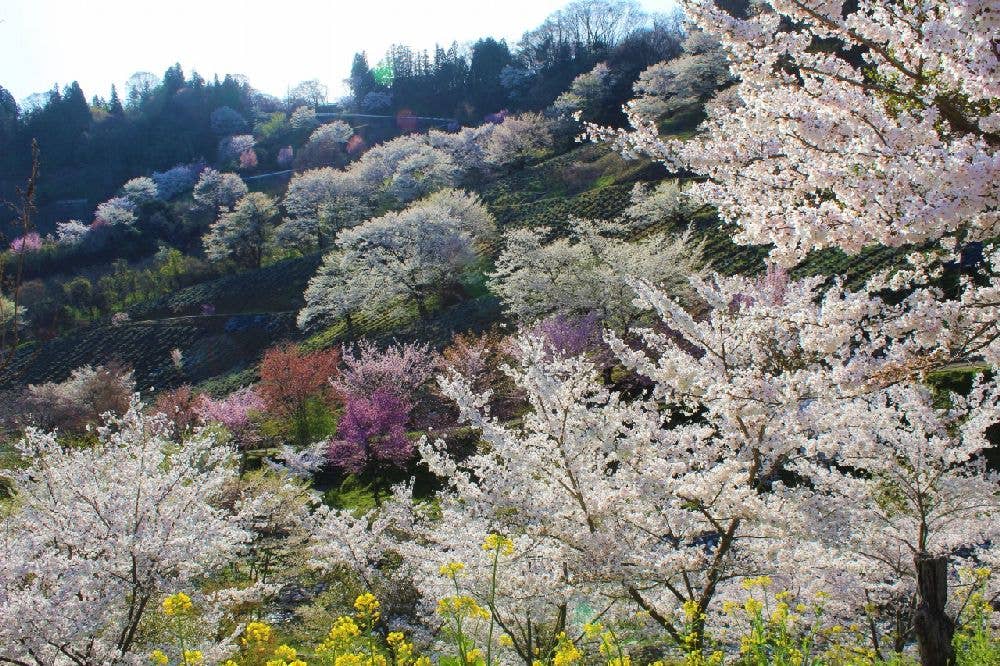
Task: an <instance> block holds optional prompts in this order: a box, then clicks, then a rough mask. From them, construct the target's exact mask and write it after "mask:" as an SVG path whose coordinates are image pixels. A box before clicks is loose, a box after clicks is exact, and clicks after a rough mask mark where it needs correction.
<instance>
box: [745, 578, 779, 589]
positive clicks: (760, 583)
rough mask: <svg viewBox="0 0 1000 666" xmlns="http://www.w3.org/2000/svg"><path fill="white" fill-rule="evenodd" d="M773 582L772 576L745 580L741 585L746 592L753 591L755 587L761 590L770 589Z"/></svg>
mask: <svg viewBox="0 0 1000 666" xmlns="http://www.w3.org/2000/svg"><path fill="white" fill-rule="evenodd" d="M771 582H772V581H771V577H770V576H754V577H751V578H744V579H743V583H741V584H742V586H743V589H744V590H752V589H754V588H755V587H759V588H766V587H770V586H771Z"/></svg>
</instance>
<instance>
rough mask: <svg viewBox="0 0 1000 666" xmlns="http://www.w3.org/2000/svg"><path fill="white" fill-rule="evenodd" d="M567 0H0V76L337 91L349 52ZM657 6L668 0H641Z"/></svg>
mask: <svg viewBox="0 0 1000 666" xmlns="http://www.w3.org/2000/svg"><path fill="white" fill-rule="evenodd" d="M566 1H568V0H506V1H497V0H479V1H478V2H469V1H468V0H424V1H423V2H420V1H418V0H412V1H410V2H399V1H393V0H348V1H346V2H345V1H342V0H312V1H305V0H244V1H242V2H239V1H236V0H197V1H196V0H157V1H155V2H150V1H149V0H130V1H125V0H89V1H86V0H0V85H2V86H3V87H5V88H7V89H8V90H10V91H11V92H12V93H13V94H14V97H16V98H17V99H18V100H19V101H20V100H22V99H24V98H25V97H26V96H27V95H30V94H31V93H35V92H42V91H45V90H49V89H50V88H51V87H52V84H54V83H58V84H59V85H60V87H62V86H63V85H65V84H67V83H69V82H71V81H73V80H77V81H79V82H80V85H81V86H82V87H83V91H84V93H85V94H86V95H87V99H90V98H91V97H92V96H93V95H94V94H98V95H100V96H101V97H105V98H106V97H107V96H108V94H109V91H110V89H111V84H112V83H116V84H118V89H119V94H121V95H122V96H124V83H125V81H126V79H128V77H129V75H131V74H132V73H133V72H137V71H148V72H152V73H154V74H156V75H157V76H162V75H163V72H164V71H165V70H166V69H167V67H169V66H171V65H172V64H173V63H175V62H180V63H181V66H182V67H183V68H184V73H185V74H186V75H190V73H191V72H192V71H195V70H196V71H198V73H200V74H201V75H202V76H203V77H204V78H205V79H207V80H211V79H212V77H213V76H214V75H215V74H219V75H220V77H221V76H222V75H224V74H226V73H231V74H244V75H246V76H247V77H248V78H249V80H250V83H251V84H252V85H253V86H254V87H255V88H257V89H259V90H263V91H264V92H268V93H271V94H273V95H277V96H279V97H283V96H284V94H285V92H286V91H287V89H288V88H289V87H290V86H292V85H294V84H295V83H297V82H299V81H303V80H307V79H319V80H321V81H323V82H324V83H326V84H327V85H328V86H329V87H330V97H331V99H336V98H337V97H339V96H340V95H342V94H343V93H344V87H343V84H342V81H343V79H345V78H346V77H347V75H348V71H349V69H350V65H351V58H352V56H353V55H354V53H355V52H356V51H362V50H364V51H367V52H368V59H369V63H371V64H375V62H377V61H378V60H379V59H380V58H381V57H382V56H383V55H384V53H385V50H386V48H387V47H388V46H389V45H390V44H392V43H394V42H395V43H403V44H408V45H410V46H413V47H417V48H432V47H433V46H434V44H435V43H440V44H442V45H443V46H447V45H448V44H450V43H451V42H452V41H458V42H459V43H460V44H461V43H463V42H468V41H471V40H474V39H477V38H479V37H484V36H492V37H495V38H506V39H507V41H508V43H510V44H512V45H513V43H514V42H516V41H517V39H518V38H519V37H520V36H521V34H522V33H523V32H524V31H525V30H528V29H531V28H533V27H535V26H537V25H538V24H540V23H541V22H542V20H543V19H544V18H545V17H546V16H547V15H548V14H550V13H551V12H553V11H554V10H556V9H558V8H560V7H561V6H563V5H564V4H566ZM641 2H642V5H643V7H644V8H645V9H647V10H648V11H666V10H668V9H669V8H670V6H671V4H672V0H641Z"/></svg>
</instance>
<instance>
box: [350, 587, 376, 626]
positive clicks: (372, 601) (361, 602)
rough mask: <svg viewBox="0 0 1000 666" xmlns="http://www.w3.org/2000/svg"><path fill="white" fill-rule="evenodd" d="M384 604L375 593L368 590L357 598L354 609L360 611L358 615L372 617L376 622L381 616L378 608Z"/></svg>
mask: <svg viewBox="0 0 1000 666" xmlns="http://www.w3.org/2000/svg"><path fill="white" fill-rule="evenodd" d="M381 605H382V604H380V603H379V602H378V599H376V598H375V595H374V594H371V593H370V592H366V593H364V594H362V595H359V596H358V598H357V599H355V600H354V610H356V611H358V615H360V616H361V617H364V618H367V619H370V620H371V621H372V622H375V621H376V620H378V618H379V611H378V609H379V608H380V607H381Z"/></svg>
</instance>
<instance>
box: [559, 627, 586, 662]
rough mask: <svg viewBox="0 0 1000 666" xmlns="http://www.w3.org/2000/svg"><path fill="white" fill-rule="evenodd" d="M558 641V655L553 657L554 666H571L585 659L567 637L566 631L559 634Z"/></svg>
mask: <svg viewBox="0 0 1000 666" xmlns="http://www.w3.org/2000/svg"><path fill="white" fill-rule="evenodd" d="M557 640H558V643H557V645H556V653H555V655H553V657H552V665H553V666H570V664H575V663H576V662H578V661H580V660H581V659H583V653H582V652H580V650H578V649H577V647H576V646H575V645H574V644H573V641H571V640H570V639H569V637H567V636H566V632H565V631H564V632H562V633H560V634H559V636H558V638H557Z"/></svg>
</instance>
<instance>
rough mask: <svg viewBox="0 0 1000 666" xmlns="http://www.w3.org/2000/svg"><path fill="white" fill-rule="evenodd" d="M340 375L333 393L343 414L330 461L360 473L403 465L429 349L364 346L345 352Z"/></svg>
mask: <svg viewBox="0 0 1000 666" xmlns="http://www.w3.org/2000/svg"><path fill="white" fill-rule="evenodd" d="M343 360H344V366H345V368H344V370H343V372H341V374H340V375H339V376H338V377H337V378H336V379H334V380H332V382H331V383H332V384H333V387H334V389H336V391H337V392H338V393H339V394H340V395H341V397H342V399H343V401H344V415H343V417H342V418H341V420H340V424H339V426H338V428H337V436H336V438H335V439H334V441H333V442H331V444H330V448H329V451H328V454H329V458H330V462H331V463H332V464H333V465H334V466H336V467H339V468H341V469H344V470H347V471H350V472H354V473H358V472H361V471H362V470H364V469H365V467H367V466H368V465H371V464H373V463H379V462H384V463H390V464H393V465H397V466H400V467H401V466H403V465H405V464H406V462H407V461H408V460H409V459H410V458H411V457H412V456H413V452H414V446H413V443H412V442H410V440H409V439H408V438H407V437H406V424H407V423H408V422H409V420H410V415H411V413H412V411H413V406H414V401H415V397H416V394H417V391H418V389H420V388H421V386H423V385H424V384H425V383H426V382H427V380H428V379H430V377H431V374H432V372H433V371H434V366H435V359H434V355H433V354H432V353H431V352H430V348H429V347H428V346H427V345H419V344H401V345H390V346H389V347H387V348H386V349H384V350H383V349H379V348H378V347H377V346H375V345H374V344H372V343H371V342H368V341H361V342H360V343H358V345H357V346H355V347H345V348H344V350H343Z"/></svg>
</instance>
